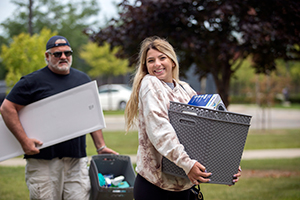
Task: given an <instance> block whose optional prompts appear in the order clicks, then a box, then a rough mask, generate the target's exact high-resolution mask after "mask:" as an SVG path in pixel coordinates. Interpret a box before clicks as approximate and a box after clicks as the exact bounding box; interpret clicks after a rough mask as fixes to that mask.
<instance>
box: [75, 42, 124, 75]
mask: <svg viewBox="0 0 300 200" xmlns="http://www.w3.org/2000/svg"><path fill="white" fill-rule="evenodd" d="M118 51H119V48H117V47H115V48H113V49H112V51H110V45H109V44H107V43H105V44H104V45H103V46H98V45H97V44H96V43H92V42H89V43H87V44H86V45H84V46H83V47H82V50H81V51H80V57H81V58H82V59H84V60H85V61H86V62H87V63H88V64H89V65H90V66H91V70H89V72H88V74H89V75H90V76H91V77H94V78H96V77H99V76H100V75H108V76H118V75H123V74H126V73H127V72H128V61H127V60H125V59H120V58H117V57H116V56H115V54H116V53H117V52H118Z"/></svg>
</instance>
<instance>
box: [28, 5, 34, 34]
mask: <svg viewBox="0 0 300 200" xmlns="http://www.w3.org/2000/svg"><path fill="white" fill-rule="evenodd" d="M32 4H33V0H29V5H28V10H29V16H28V33H29V34H30V35H31V36H32V35H33V31H32Z"/></svg>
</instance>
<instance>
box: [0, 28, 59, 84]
mask: <svg viewBox="0 0 300 200" xmlns="http://www.w3.org/2000/svg"><path fill="white" fill-rule="evenodd" d="M55 34H56V33H55V32H51V31H50V30H47V29H43V30H42V31H41V33H40V34H34V35H33V36H30V34H28V33H21V34H20V35H18V36H15V37H13V41H12V42H11V43H10V45H9V46H6V45H3V46H2V51H1V54H0V57H1V59H2V60H3V61H2V62H3V63H4V65H5V66H6V69H7V71H8V73H7V75H6V79H5V80H6V85H7V87H8V88H9V87H12V86H13V85H14V84H16V82H18V81H19V80H20V78H21V76H24V75H26V74H29V73H31V72H33V71H35V70H38V69H40V68H42V67H44V66H45V65H46V63H45V59H44V53H45V44H46V43H47V41H48V39H49V38H50V37H52V36H54V35H55Z"/></svg>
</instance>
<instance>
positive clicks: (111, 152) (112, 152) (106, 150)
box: [98, 147, 119, 155]
mask: <svg viewBox="0 0 300 200" xmlns="http://www.w3.org/2000/svg"><path fill="white" fill-rule="evenodd" d="M98 154H116V155H119V153H117V152H115V151H114V150H112V149H110V148H107V147H105V148H104V149H102V150H101V151H98Z"/></svg>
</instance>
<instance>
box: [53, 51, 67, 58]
mask: <svg viewBox="0 0 300 200" xmlns="http://www.w3.org/2000/svg"><path fill="white" fill-rule="evenodd" d="M48 53H49V54H52V55H54V57H55V58H60V57H61V56H62V54H63V53H64V54H65V56H66V57H69V56H71V55H72V53H73V51H57V52H54V53H51V52H48Z"/></svg>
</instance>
